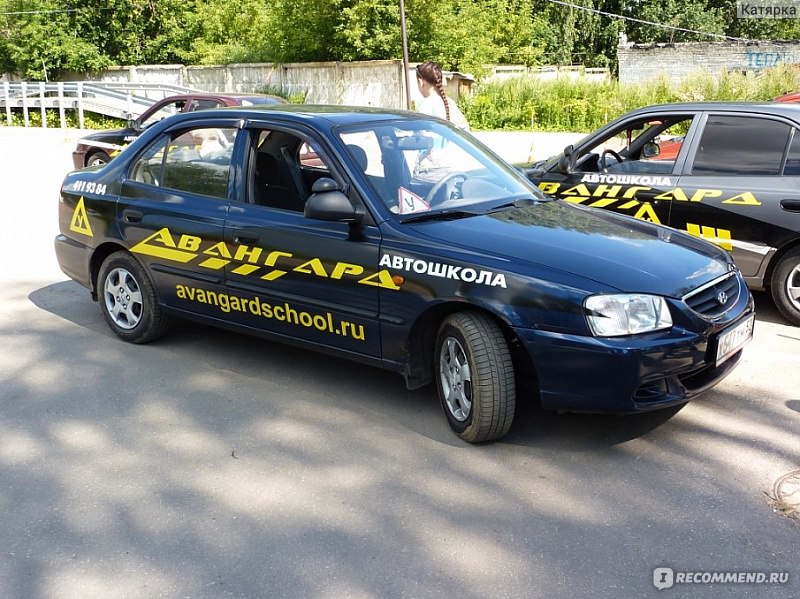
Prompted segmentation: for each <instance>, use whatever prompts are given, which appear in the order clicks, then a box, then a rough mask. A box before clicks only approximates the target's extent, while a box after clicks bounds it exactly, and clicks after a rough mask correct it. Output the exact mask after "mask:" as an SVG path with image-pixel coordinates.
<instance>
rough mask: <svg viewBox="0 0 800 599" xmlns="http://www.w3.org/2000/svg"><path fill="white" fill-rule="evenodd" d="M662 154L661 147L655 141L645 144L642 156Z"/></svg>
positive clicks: (652, 156) (650, 156)
mask: <svg viewBox="0 0 800 599" xmlns="http://www.w3.org/2000/svg"><path fill="white" fill-rule="evenodd" d="M659 154H661V147H660V146H659V145H658V144H657V143H655V142H652V141H651V142H649V143H646V144H644V147H643V148H642V158H654V157H656V156H658V155H659Z"/></svg>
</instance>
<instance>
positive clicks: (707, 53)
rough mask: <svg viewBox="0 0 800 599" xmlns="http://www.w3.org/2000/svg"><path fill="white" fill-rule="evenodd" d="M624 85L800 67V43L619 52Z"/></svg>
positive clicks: (702, 45)
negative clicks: (701, 74) (700, 74)
mask: <svg viewBox="0 0 800 599" xmlns="http://www.w3.org/2000/svg"><path fill="white" fill-rule="evenodd" d="M617 56H618V58H619V80H620V83H643V82H645V81H650V80H652V79H655V78H657V77H659V76H664V77H666V78H667V79H668V80H669V81H671V82H676V83H677V82H679V81H680V80H681V79H683V78H684V77H686V76H688V75H692V74H695V73H697V72H698V71H708V72H711V73H719V72H720V71H723V70H728V71H739V72H756V71H759V70H761V69H765V68H767V67H774V66H776V65H778V64H797V63H800V42H750V43H737V42H708V43H687V44H674V45H671V46H667V45H663V44H661V45H637V44H633V45H630V46H626V47H622V46H620V47H619V48H617Z"/></svg>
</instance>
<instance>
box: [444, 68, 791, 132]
mask: <svg viewBox="0 0 800 599" xmlns="http://www.w3.org/2000/svg"><path fill="white" fill-rule="evenodd" d="M798 89H800V71H798V70H797V69H796V68H793V67H791V66H782V67H775V68H773V69H767V70H765V71H762V72H760V73H758V74H757V75H753V74H744V73H734V72H723V73H722V74H721V75H719V76H717V77H714V76H712V75H710V74H708V73H704V74H697V75H694V76H691V77H688V78H686V79H685V80H683V81H682V82H681V83H680V85H671V84H670V83H668V82H667V81H666V79H660V80H657V81H653V82H650V83H646V84H641V85H620V84H619V83H618V82H617V81H606V82H602V83H600V82H596V83H595V82H588V81H586V80H582V79H576V80H570V79H557V80H552V81H542V80H539V79H533V78H525V77H520V78H515V79H509V80H507V81H504V82H502V83H487V84H483V85H480V86H479V87H478V89H477V92H476V93H475V94H473V95H472V96H470V97H462V99H461V100H460V101H459V106H460V107H461V109H462V111H463V112H464V115H465V116H466V117H467V120H468V121H469V123H470V125H471V126H472V128H473V129H477V130H481V129H483V130H491V129H509V130H535V131H576V132H589V131H593V130H594V129H597V128H598V127H600V126H601V125H603V124H605V123H607V122H608V121H610V120H611V119H613V118H616V117H618V116H620V115H621V114H624V113H625V112H628V111H629V110H633V109H635V108H641V107H642V106H648V105H650V104H664V103H670V102H693V101H734V100H741V101H765V100H770V99H772V98H774V97H775V96H779V95H781V94H783V93H786V92H787V91H793V90H798Z"/></svg>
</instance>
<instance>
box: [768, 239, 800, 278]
mask: <svg viewBox="0 0 800 599" xmlns="http://www.w3.org/2000/svg"><path fill="white" fill-rule="evenodd" d="M798 249H800V237H797V238H796V239H792V240H791V241H790V242H788V243H786V244H784V245H783V246H782V247H781V248H780V249H778V250H777V251H776V252H775V253H774V254H773V255H772V257H771V258H770V261H769V264H767V270H766V272H765V273H764V282H763V287H764V289H769V288H770V286H771V285H772V276H773V275H774V274H775V268H776V267H777V266H778V264H779V263H780V261H781V260H783V258H784V257H785V256H786V254H789V253H791V252H793V251H795V250H798Z"/></svg>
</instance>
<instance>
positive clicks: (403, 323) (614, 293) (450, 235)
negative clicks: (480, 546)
mask: <svg viewBox="0 0 800 599" xmlns="http://www.w3.org/2000/svg"><path fill="white" fill-rule="evenodd" d="M222 139H224V140H225V141H226V143H224V144H222V143H219V140H222ZM309 149H312V150H313V152H311V151H309ZM59 220H60V228H61V233H60V234H59V235H58V237H57V238H56V243H55V246H56V254H57V257H58V260H59V264H60V266H61V268H62V270H63V271H64V272H65V273H67V274H68V275H69V276H70V277H72V278H73V279H75V280H76V281H78V282H79V283H81V284H82V285H84V286H85V287H87V288H88V289H89V291H90V292H91V294H92V297H93V298H94V299H96V300H98V301H99V304H100V310H101V312H102V315H103V318H104V319H105V320H106V322H107V323H108V325H109V327H110V328H111V329H112V330H113V331H114V333H115V334H116V335H118V336H119V337H120V338H122V339H124V340H126V341H130V342H134V343H143V342H146V341H151V340H154V339H156V338H157V337H158V336H160V335H161V334H163V333H164V332H165V330H166V329H167V326H168V324H169V322H170V320H171V319H173V318H175V317H183V318H191V319H197V320H201V321H204V322H210V323H213V324H217V325H220V326H224V327H228V328H233V329H236V330H239V331H243V332H248V333H253V334H257V335H261V336H264V337H267V338H269V339H273V340H277V341H283V342H287V343H293V344H296V345H299V346H302V347H306V348H309V349H315V350H320V351H322V352H325V353H328V354H334V355H337V356H341V357H345V358H349V359H354V360H358V361H361V362H364V363H367V364H373V365H375V366H379V367H382V368H386V369H389V370H392V371H395V372H398V373H400V374H402V375H403V376H404V377H405V379H406V383H407V385H408V386H409V387H410V388H416V387H420V386H422V385H425V384H428V383H431V382H433V383H434V384H435V386H436V388H437V390H438V394H439V398H440V401H441V404H442V407H443V410H444V414H445V416H446V418H447V421H448V423H449V425H450V426H451V427H452V429H453V430H454V431H455V432H456V433H457V434H458V435H459V436H461V437H462V438H463V439H465V440H467V441H470V442H477V441H486V440H491V439H496V438H498V437H501V436H502V435H504V434H505V433H506V432H507V431H508V430H509V427H510V426H511V422H512V420H513V418H514V413H515V408H516V405H517V401H523V400H531V401H541V403H542V404H543V406H544V407H546V408H552V409H556V410H571V411H584V412H613V413H631V412H641V411H646V410H654V409H658V408H663V407H667V406H673V405H677V404H681V403H684V402H686V401H688V400H689V399H691V398H692V397H694V396H696V395H697V394H698V393H701V392H702V391H704V390H706V389H708V388H710V387H712V386H713V385H715V384H716V383H717V382H719V381H720V380H722V378H724V377H725V376H726V375H727V374H728V373H729V372H730V371H731V370H732V369H733V368H734V367H735V365H736V364H737V362H738V361H739V359H740V357H741V353H742V347H743V346H744V345H745V344H746V343H747V341H748V340H749V339H750V338H751V335H752V330H753V322H754V314H753V303H752V298H751V296H750V294H749V292H748V290H747V286H746V284H745V281H744V279H743V277H742V275H741V273H740V272H739V270H738V269H737V268H736V266H735V265H734V263H733V260H732V259H731V257H730V255H729V254H728V253H727V252H725V251H724V250H722V249H720V248H718V247H716V246H714V245H712V244H710V243H708V242H705V241H703V240H701V239H697V238H696V237H693V236H691V235H689V234H686V233H680V232H677V231H674V230H672V229H668V228H666V227H662V226H659V225H654V224H651V223H646V222H643V221H641V220H636V219H632V218H627V217H623V216H619V215H616V214H612V213H608V212H601V211H595V210H588V209H586V208H584V207H582V206H574V205H572V204H570V203H568V202H562V201H557V200H552V199H551V198H549V197H547V196H545V195H544V194H542V193H541V192H540V191H539V190H538V189H537V188H536V187H535V186H534V185H533V184H532V183H531V182H530V181H528V180H527V179H526V178H525V177H524V176H523V175H522V174H521V173H520V172H519V171H517V170H516V169H514V168H512V167H511V166H510V165H508V164H506V163H505V162H503V161H502V160H500V159H499V158H497V157H496V156H494V155H493V154H491V152H489V151H488V150H486V149H485V148H484V147H483V146H481V145H480V143H479V142H477V141H476V140H475V139H474V138H473V137H472V136H470V135H469V134H468V133H464V132H462V131H461V130H459V129H458V128H455V127H452V126H450V125H449V124H448V123H446V122H444V121H440V120H437V119H433V118H431V117H427V116H424V115H420V114H412V113H407V112H391V111H381V110H370V109H352V108H346V107H313V106H287V107H285V108H284V107H281V108H279V109H257V108H230V109H221V110H212V111H203V112H195V113H189V114H182V115H177V116H174V117H170V118H168V119H165V120H164V121H162V122H160V123H157V124H155V125H153V126H152V127H150V128H148V129H147V130H146V131H145V132H144V133H143V134H142V135H141V137H139V138H138V139H136V140H135V141H133V142H132V143H131V145H130V146H128V147H127V148H126V149H125V150H123V151H122V153H121V154H120V155H119V156H118V157H117V158H115V159H114V160H113V161H111V162H110V163H108V164H106V165H105V166H103V167H100V168H95V169H86V170H81V171H76V172H74V173H71V174H69V175H68V176H67V178H66V179H65V181H64V183H63V186H62V189H61V194H60V205H59ZM631 255H635V256H636V260H631ZM312 363H313V362H309V376H312V375H313V368H312V366H311V364H312Z"/></svg>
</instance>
